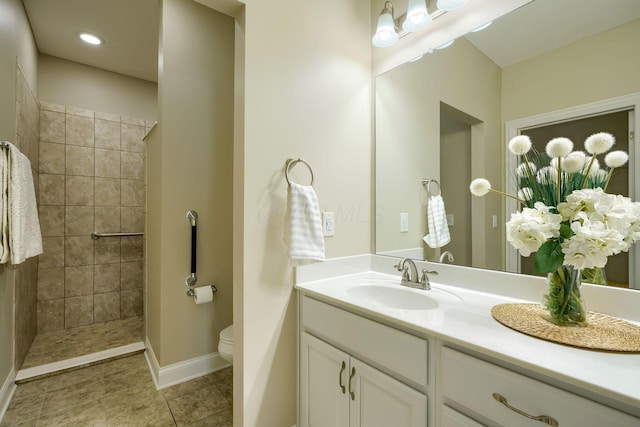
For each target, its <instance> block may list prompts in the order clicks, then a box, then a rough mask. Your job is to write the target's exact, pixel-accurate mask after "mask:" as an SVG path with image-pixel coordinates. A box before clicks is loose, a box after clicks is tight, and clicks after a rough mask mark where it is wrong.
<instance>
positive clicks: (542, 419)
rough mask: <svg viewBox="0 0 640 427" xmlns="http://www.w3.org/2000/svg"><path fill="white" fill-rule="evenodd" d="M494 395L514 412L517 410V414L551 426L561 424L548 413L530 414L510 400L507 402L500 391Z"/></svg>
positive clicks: (554, 426)
mask: <svg viewBox="0 0 640 427" xmlns="http://www.w3.org/2000/svg"><path fill="white" fill-rule="evenodd" d="M492 396H493V398H494V399H495V400H497V401H498V402H500V403H502V404H503V405H504V406H506V407H507V408H509V409H510V410H512V411H513V412H515V413H517V414H520V415H522V416H523V417H527V418H529V419H530V420H534V421H540V422H541V423H544V424H547V425H550V426H553V427H558V426H559V425H560V424H559V423H558V421H557V420H556V419H555V418H553V417H550V416H548V415H539V416H535V415H529V414H527V413H526V412H524V411H521V410H520V409H518V408H515V407H513V406H511V405H509V402H507V398H506V397H504V396H503V395H501V394H500V393H493V394H492Z"/></svg>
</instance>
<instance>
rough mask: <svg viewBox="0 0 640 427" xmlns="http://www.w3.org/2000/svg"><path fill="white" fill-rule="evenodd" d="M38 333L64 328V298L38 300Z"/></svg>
mask: <svg viewBox="0 0 640 427" xmlns="http://www.w3.org/2000/svg"><path fill="white" fill-rule="evenodd" d="M37 310H38V314H37V318H38V333H42V332H49V331H57V330H60V329H64V299H63V298H60V299H54V300H48V301H38V304H37Z"/></svg>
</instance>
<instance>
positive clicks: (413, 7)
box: [402, 0, 432, 32]
mask: <svg viewBox="0 0 640 427" xmlns="http://www.w3.org/2000/svg"><path fill="white" fill-rule="evenodd" d="M431 21H432V18H431V15H429V12H427V5H426V4H425V2H424V0H409V6H408V9H407V18H406V19H405V20H404V23H403V24H402V28H403V29H404V30H405V31H408V32H415V31H420V30H423V29H425V28H427V27H428V26H429V24H430V23H431Z"/></svg>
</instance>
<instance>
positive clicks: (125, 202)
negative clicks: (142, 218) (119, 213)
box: [121, 179, 144, 206]
mask: <svg viewBox="0 0 640 427" xmlns="http://www.w3.org/2000/svg"><path fill="white" fill-rule="evenodd" d="M121 191H122V201H121V203H122V206H144V181H143V180H141V179H123V180H122V190H121Z"/></svg>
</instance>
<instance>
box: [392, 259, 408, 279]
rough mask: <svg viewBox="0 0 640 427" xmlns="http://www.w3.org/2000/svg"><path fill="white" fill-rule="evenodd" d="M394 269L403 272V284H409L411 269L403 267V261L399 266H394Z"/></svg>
mask: <svg viewBox="0 0 640 427" xmlns="http://www.w3.org/2000/svg"><path fill="white" fill-rule="evenodd" d="M394 267H395V268H396V270H398V271H401V272H402V281H403V282H409V281H410V277H409V267H407V266H406V265H404V266H403V263H402V261H400V262H399V263H398V264H396V265H394Z"/></svg>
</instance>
